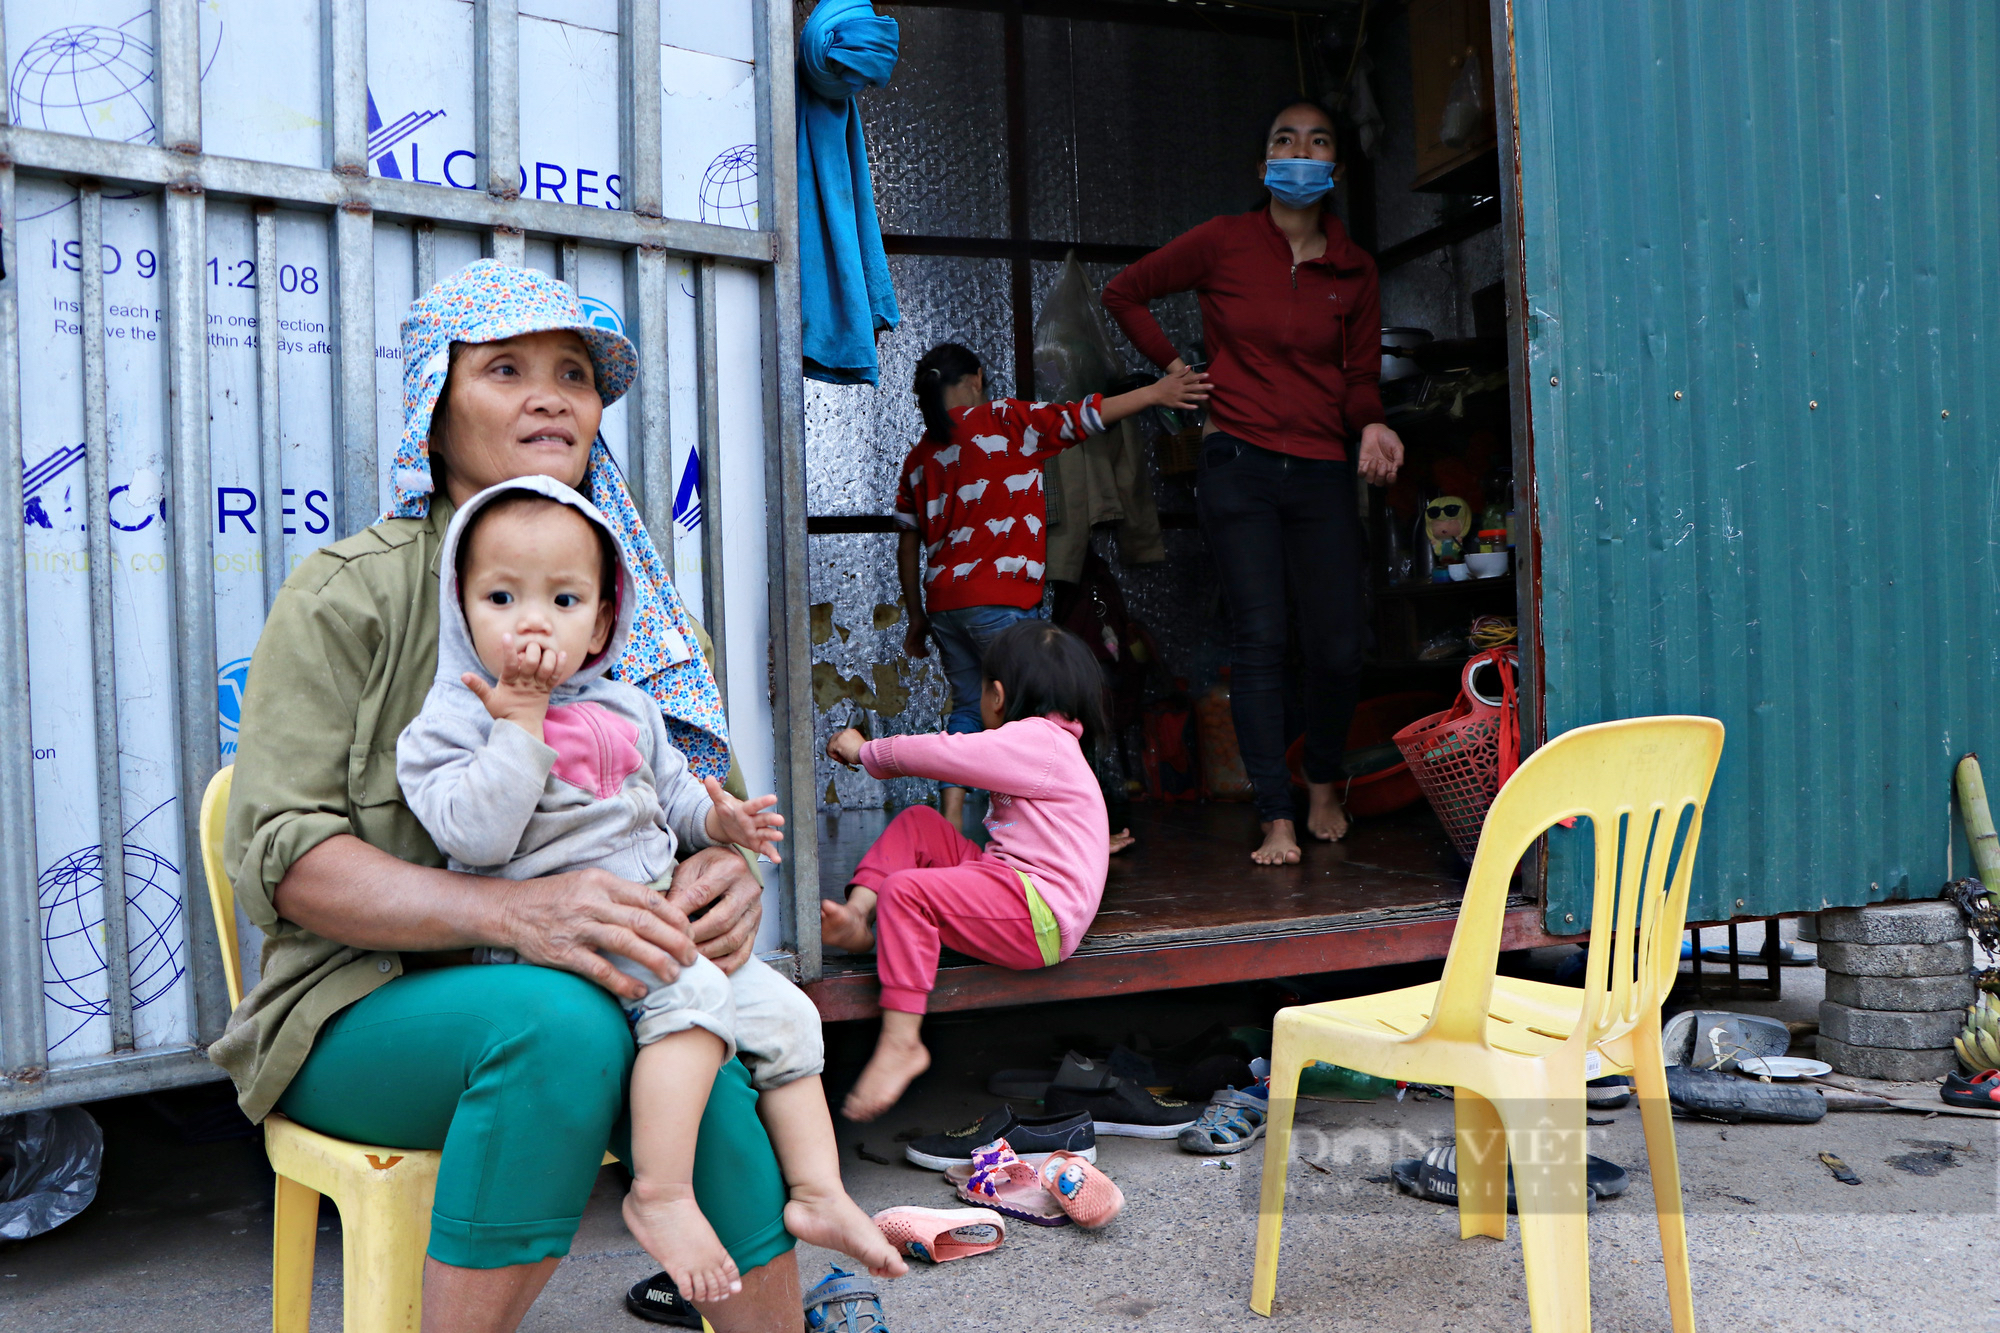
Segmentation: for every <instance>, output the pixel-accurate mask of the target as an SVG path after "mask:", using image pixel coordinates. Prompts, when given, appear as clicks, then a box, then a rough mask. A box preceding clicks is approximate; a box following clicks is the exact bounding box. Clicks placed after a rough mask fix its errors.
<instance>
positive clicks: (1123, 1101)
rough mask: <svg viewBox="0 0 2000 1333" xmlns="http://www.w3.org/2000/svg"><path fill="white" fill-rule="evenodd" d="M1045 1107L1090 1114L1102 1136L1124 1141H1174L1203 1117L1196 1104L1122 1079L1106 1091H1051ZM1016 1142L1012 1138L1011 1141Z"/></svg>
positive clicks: (1043, 1101) (1072, 1113) (1055, 1089)
mask: <svg viewBox="0 0 2000 1333" xmlns="http://www.w3.org/2000/svg"><path fill="white" fill-rule="evenodd" d="M1042 1106H1043V1108H1044V1109H1045V1110H1048V1111H1049V1112H1051V1113H1055V1112H1060V1113H1062V1114H1064V1115H1075V1114H1077V1113H1078V1112H1082V1113H1084V1114H1086V1115H1088V1116H1089V1117H1090V1119H1091V1121H1092V1123H1093V1124H1094V1125H1095V1126H1096V1128H1097V1132H1098V1133H1099V1134H1108V1135H1110V1136H1112V1137H1113V1138H1121V1139H1171V1138H1177V1137H1179V1135H1180V1132H1181V1131H1182V1130H1184V1129H1186V1128H1187V1127H1188V1126H1189V1125H1192V1124H1193V1123H1194V1122H1195V1121H1196V1120H1199V1119H1200V1118H1201V1108H1200V1107H1199V1106H1196V1105H1195V1104H1194V1103H1192V1102H1183V1101H1176V1100H1174V1099H1173V1098H1169V1097H1156V1096H1154V1095H1153V1094H1152V1093H1150V1092H1147V1091H1146V1090H1145V1089H1144V1088H1141V1087H1136V1086H1134V1085H1133V1084H1130V1083H1127V1082H1125V1081H1123V1080H1122V1079H1121V1080H1120V1081H1119V1082H1118V1083H1117V1084H1115V1085H1114V1086H1112V1087H1111V1088H1110V1089H1108V1090H1106V1091H1104V1092H1079V1091H1076V1090H1075V1089H1072V1088H1054V1087H1052V1088H1050V1089H1049V1095H1048V1096H1047V1097H1044V1098H1043V1099H1042ZM1013 1141H1014V1140H1013V1138H1012V1136H1009V1138H1008V1140H1007V1142H1009V1143H1012V1142H1013Z"/></svg>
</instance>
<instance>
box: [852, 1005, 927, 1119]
mask: <svg viewBox="0 0 2000 1333" xmlns="http://www.w3.org/2000/svg"><path fill="white" fill-rule="evenodd" d="M930 1067H931V1053H930V1052H929V1051H928V1050H926V1049H925V1048H924V1044H923V1042H921V1041H917V1040H915V1039H911V1040H910V1041H908V1042H904V1041H900V1040H896V1039H893V1038H892V1037H891V1036H890V1034H889V1031H888V1029H887V1028H886V1027H885V1028H884V1029H883V1031H882V1038H881V1040H880V1041H877V1042H876V1043H875V1054H874V1055H872V1056H870V1057H869V1060H868V1067H867V1068H866V1069H863V1070H862V1071H861V1077H860V1078H858V1079H856V1080H854V1090H853V1091H852V1092H850V1093H848V1094H847V1101H846V1102H844V1103H843V1104H842V1105H841V1108H840V1113H841V1114H842V1115H844V1116H846V1117H847V1118H848V1119H849V1120H873V1119H874V1118H875V1117H876V1116H878V1115H881V1114H882V1113H883V1112H884V1111H886V1110H888V1109H889V1108H890V1107H892V1106H894V1105H895V1104H896V1100H897V1099H898V1098H899V1097H901V1096H902V1095H903V1092H904V1090H905V1089H907V1088H908V1087H909V1086H910V1084H911V1083H912V1082H913V1081H915V1079H916V1077H917V1075H919V1074H921V1073H923V1072H924V1071H925V1070H926V1069H929V1068H930Z"/></svg>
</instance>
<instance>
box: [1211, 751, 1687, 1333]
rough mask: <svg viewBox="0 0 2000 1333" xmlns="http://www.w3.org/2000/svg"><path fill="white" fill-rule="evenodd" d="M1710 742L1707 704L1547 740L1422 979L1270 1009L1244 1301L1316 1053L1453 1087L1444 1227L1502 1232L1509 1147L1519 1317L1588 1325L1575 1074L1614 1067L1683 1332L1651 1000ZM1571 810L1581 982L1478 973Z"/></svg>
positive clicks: (1270, 1254)
mask: <svg viewBox="0 0 2000 1333" xmlns="http://www.w3.org/2000/svg"><path fill="white" fill-rule="evenodd" d="M1721 757H1722V724H1721V723H1720V722H1717V721H1716V720H1715V719H1713V718H1706V717H1649V718H1634V719H1632V720H1630V721H1625V722H1605V723H1601V724H1599V725H1597V726H1591V727H1579V728H1577V729H1576V730H1575V731H1572V732H1569V733H1567V734H1566V735H1563V736H1561V737H1559V738H1557V739H1556V740H1553V741H1551V742H1549V744H1547V745H1545V746H1543V747H1542V749H1541V750H1539V751H1537V752H1536V753H1535V754H1534V755H1533V756H1531V757H1530V758H1529V759H1528V761H1527V762H1526V763H1524V764H1522V765H1521V767H1520V769H1519V770H1518V771H1516V772H1515V774H1514V776H1513V777H1512V778H1511V779H1510V780H1509V781H1508V783H1507V785H1506V786H1505V787H1504V788H1502V789H1501V791H1500V794H1499V795H1498V796H1497V797H1496V798H1495V799H1494V802H1493V808H1492V809H1491V810H1490V811H1489V812H1488V813H1487V816H1486V826H1485V829H1484V831H1483V832H1482V833H1481V834H1480V841H1479V852H1478V855H1477V856H1476V857H1475V858H1474V860H1473V863H1472V875H1471V878H1470V880H1469V882H1468V883H1467V884H1466V888H1465V902H1464V905H1463V906H1462V907H1461V908H1460V909H1459V914H1458V926H1457V929H1456V930H1455V931H1454V933H1453V934H1452V938H1451V952H1450V954H1449V956H1447V958H1446V959H1445V964H1444V975H1443V977H1442V978H1441V979H1440V980H1439V981H1437V982H1435V983H1433V984H1430V985H1426V986H1412V987H1410V988H1409V989H1407V990H1399V991H1389V992H1386V993H1384V994H1381V995H1368V996H1361V997H1359V998H1356V999H1350V1000H1334V1001H1330V1002H1328V1003H1325V1004H1310V1005H1300V1006H1297V1007H1294V1008H1290V1009H1283V1010H1280V1011H1279V1013H1278V1015H1277V1018H1276V1020H1275V1022H1274V1023H1273V1032H1272V1040H1271V1114H1270V1120H1269V1123H1268V1128H1267V1130H1266V1135H1265V1145H1264V1192H1263V1201H1262V1205H1261V1206H1260V1208H1259V1210H1258V1217H1257V1258H1256V1266H1255V1270H1254V1273H1253V1276H1252V1279H1251V1284H1250V1308H1251V1309H1253V1310H1255V1311H1256V1312H1257V1313H1258V1314H1262V1315H1268V1314H1270V1313H1271V1298H1272V1297H1273V1295H1274V1294H1275V1293H1276V1290H1277V1282H1278V1237H1279V1231H1280V1228H1281V1226H1282V1223H1283V1219H1284V1208H1285V1175H1286V1169H1287V1168H1288V1167H1289V1166H1290V1164H1291V1138H1292V1113H1293V1110H1294V1107H1295V1103H1296V1100H1297V1096H1298V1084H1299V1071H1300V1070H1301V1069H1303V1068H1304V1067H1305V1066H1306V1065H1307V1064H1310V1063H1311V1062H1313V1061H1315V1060H1325V1061H1328V1062H1330V1063H1332V1064H1337V1065H1344V1066H1346V1067H1347V1068H1349V1069H1357V1070H1360V1071H1362V1072H1363V1073H1368V1074H1374V1075H1376V1076H1377V1077H1380V1078H1393V1079H1402V1080H1407V1081H1409V1082H1415V1083H1435V1084H1440V1085H1443V1086H1446V1087H1451V1088H1455V1089H1456V1090H1457V1093H1456V1101H1455V1102H1454V1105H1455V1107H1456V1119H1457V1146H1458V1159H1457V1162H1458V1228H1459V1236H1460V1237H1461V1238H1469V1237H1472V1236H1492V1237H1494V1238H1496V1239H1499V1240H1505V1239H1506V1238H1507V1169H1508V1163H1509V1160H1510V1159H1511V1161H1512V1164H1513V1173H1514V1189H1515V1199H1516V1207H1517V1210H1518V1214H1519V1221H1520V1232H1521V1257H1522V1262H1523V1265H1524V1267H1525V1268H1526V1270H1527V1283H1528V1316H1529V1319H1530V1321H1531V1322H1532V1323H1533V1326H1534V1328H1535V1329H1536V1331H1537V1333H1587V1330H1588V1329H1589V1328H1590V1253H1589V1229H1588V1226H1587V1224H1586V1220H1585V1218H1586V1205H1587V1203H1588V1199H1587V1197H1586V1187H1585V1183H1584V1180H1585V1176H1584V1171H1585V1155H1586V1154H1585V1153H1584V1142H1585V1139H1584V1135H1585V1126H1584V1091H1583V1085H1584V1083H1585V1082H1586V1081H1587V1080H1588V1079H1591V1078H1596V1077H1599V1076H1600V1075H1601V1074H1622V1073H1630V1074H1631V1075H1632V1076H1633V1081H1634V1083H1635V1084H1636V1085H1637V1088H1636V1090H1637V1092H1638V1096H1639V1112H1640V1118H1641V1120H1642V1121H1643V1123H1644V1125H1645V1130H1646V1157H1647V1161H1648V1162H1649V1164H1650V1165H1651V1168H1652V1176H1653V1205H1654V1209H1655V1211H1656V1213H1657V1216H1658V1218H1659V1225H1660V1248H1661V1251H1662V1252H1663V1254H1664V1256H1665V1260H1666V1276H1667V1303H1668V1306H1669V1308H1670V1309H1671V1311H1672V1315H1673V1326H1674V1329H1675V1333H1694V1301H1693V1295H1692V1291H1691V1289H1690V1286H1689V1281H1688V1255H1687V1226H1686V1219H1685V1218H1684V1217H1683V1215H1682V1212H1681V1180H1680V1163H1679V1161H1678V1160H1677V1158H1676V1156H1675V1153H1674V1123H1673V1111H1672V1108H1671V1107H1670V1106H1669V1105H1668V1102H1667V1076H1666V1068H1665V1065H1664V1062H1663V1060H1662V1057H1661V1053H1660V1004H1661V1002H1662V1001H1664V1000H1665V999H1666V995H1667V991H1668V990H1669V989H1670V988H1671V987H1672V985H1673V981H1674V976H1675V974H1676V973H1677V972H1678V971H1679V970H1680V940H1681V932H1682V930H1683V929H1684V928H1685V926H1686V922H1687V903H1688V885H1689V880H1690V877H1691V875H1692V873H1693V869H1694V854H1695V847H1696V844H1697V843H1698V842H1699V841H1700V838H1701V815H1702V808H1703V806H1704V805H1705V804H1706V802H1707V800H1708V789H1709V784H1710V783H1711V782H1712V781H1713V780H1714V777H1715V766H1716V763H1717V762H1718V761H1719V760H1720V759H1721ZM1572 816H1584V817H1588V818H1589V820H1590V821H1591V823H1590V827H1591V830H1592V832H1593V834H1594V835H1595V850H1596V884H1595V891H1594V896H1593V898H1592V909H1591V918H1590V919H1591V923H1592V927H1591V933H1590V957H1589V962H1588V964H1587V966H1586V968H1585V971H1584V984H1583V987H1582V989H1577V988H1575V987H1570V986H1552V985H1547V984H1545V983H1542V982H1536V981H1522V980H1517V979H1515V978H1512V977H1501V976H1495V975H1494V965H1495V963H1496V962H1497V960H1498V958H1499V951H1500V932H1501V927H1502V924H1503V918H1504V916H1505V912H1506V906H1507V888H1508V882H1509V880H1510V879H1511V878H1512V876H1513V871H1514V867H1515V865H1516V864H1518V863H1519V861H1520V859H1521V857H1522V856H1523V855H1524V854H1525V853H1526V852H1527V851H1528V849H1529V848H1530V847H1531V846H1532V845H1533V843H1534V841H1535V839H1537V838H1539V837H1541V836H1542V834H1544V833H1546V832H1547V831H1548V830H1549V828H1550V827H1551V826H1553V825H1554V824H1556V823H1557V822H1559V821H1561V820H1564V819H1568V818H1570V817H1572ZM1683 825H1685V827H1684V831H1683ZM1677 844H1678V846H1677Z"/></svg>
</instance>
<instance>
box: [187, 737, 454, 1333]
mask: <svg viewBox="0 0 2000 1333" xmlns="http://www.w3.org/2000/svg"><path fill="white" fill-rule="evenodd" d="M233 773H234V765H232V766H230V767H229V768H225V769H223V770H222V771H221V772H220V773H217V774H216V775H215V776H214V777H212V778H210V779H209V782H208V790H207V792H205V793H204V794H203V795H202V798H201V866H202V870H203V871H204V872H206V874H207V876H208V903H209V906H210V907H211V908H213V909H214V911H215V933H216V936H217V937H218V938H219V939H220V940H221V941H222V969H223V972H224V973H225V974H226V975H227V977H228V979H229V1003H230V1006H231V1007H232V1008H233V1007H235V1006H236V1005H237V1004H240V1003H242V1000H243V965H242V961H241V959H240V957H239V955H238V953H237V950H236V889H235V886H234V885H233V884H231V883H230V880H229V874H228V872H227V871H226V870H225V869H224V868H223V864H222V830H223V824H224V822H225V820H226V819H227V818H228V814H229V784H230V778H231V776H232V774H233ZM264 1153H265V1155H266V1156H268V1157H269V1158H270V1159H271V1169H272V1170H273V1171H275V1172H277V1174H278V1190H277V1199H276V1201H275V1209H274V1211H275V1216H274V1217H273V1219H272V1224H271V1328H272V1333H306V1329H307V1325H308V1324H309V1322H310V1321H311V1318H312V1281H313V1249H314V1245H315V1242H316V1241H317V1240H318V1237H319V1199H320V1195H322V1194H324V1195H325V1196H327V1197H328V1198H330V1199H332V1200H333V1206H334V1207H335V1208H338V1209H339V1210H340V1222H341V1278H342V1281H341V1311H342V1325H341V1326H342V1327H343V1328H344V1329H346V1330H347V1333H417V1329H418V1326H419V1325H421V1324H422V1323H423V1316H424V1249H425V1247H426V1246H428V1245H429V1244H430V1240H431V1197H432V1196H433V1195H434V1194H435V1193H436V1192H437V1174H438V1154H437V1153H435V1152H420V1151H417V1150H414V1149H409V1148H384V1147H379V1146H376V1145H374V1144H366V1143H349V1142H347V1141H345V1140H344V1139H336V1138H330V1137H328V1136H327V1135H325V1134H320V1133H317V1132H315V1131H313V1130H310V1129H307V1128H306V1127H305V1126H304V1125H300V1124H297V1123H295V1122H293V1121H291V1120H287V1119H286V1118H285V1117H284V1116H281V1115H277V1114H275V1113H274V1114H272V1115H269V1116H266V1117H265V1118H264Z"/></svg>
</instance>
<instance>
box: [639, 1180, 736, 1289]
mask: <svg viewBox="0 0 2000 1333" xmlns="http://www.w3.org/2000/svg"><path fill="white" fill-rule="evenodd" d="M625 1226H626V1228H627V1229H628V1230H630V1231H631V1233H632V1237H633V1239H635V1240H637V1241H638V1242H639V1244H640V1245H642V1246H644V1247H645V1250H646V1253H648V1254H650V1255H652V1256H653V1262H655V1263H657V1264H658V1265H659V1266H660V1267H662V1268H664V1269H666V1270H667V1274H668V1275H669V1276H670V1277H672V1278H673V1280H674V1285H675V1286H677V1287H679V1288H680V1289H681V1295H683V1296H685V1297H687V1298H688V1299H689V1300H690V1301H693V1302H694V1303H695V1304H696V1305H704V1304H713V1303H715V1302H717V1301H726V1300H728V1299H729V1298H730V1297H731V1296H733V1295H735V1294H736V1293H737V1292H739V1291H741V1290H743V1282H742V1279H741V1277H740V1276H739V1275H738V1274H737V1272H736V1261H735V1260H733V1259H731V1258H730V1257H729V1251H728V1250H726V1249H724V1248H723V1247H722V1242H721V1241H720V1240H717V1239H716V1236H715V1228H714V1227H712V1226H710V1225H709V1224H708V1219H707V1218H705V1217H703V1216H702V1215H701V1208H700V1206H699V1205H698V1204H696V1203H695V1201H694V1187H693V1186H691V1185H684V1184H653V1183H651V1182H648V1181H644V1180H635V1181H633V1182H632V1189H631V1192H630V1193H628V1194H627V1195H626V1196H625Z"/></svg>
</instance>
